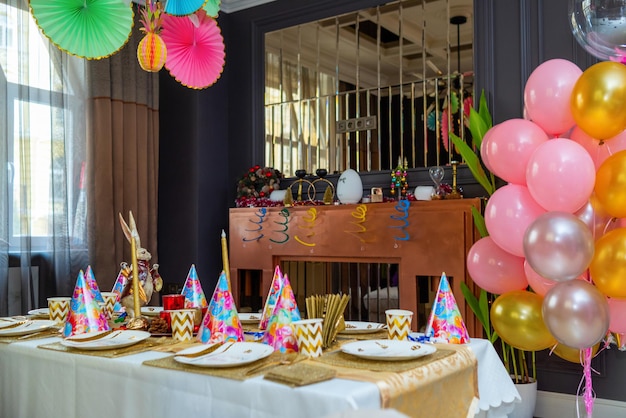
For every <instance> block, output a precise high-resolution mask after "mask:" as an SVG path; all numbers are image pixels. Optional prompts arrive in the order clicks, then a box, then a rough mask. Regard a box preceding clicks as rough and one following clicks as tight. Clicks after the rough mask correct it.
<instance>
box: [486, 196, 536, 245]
mask: <svg viewBox="0 0 626 418" xmlns="http://www.w3.org/2000/svg"><path fill="white" fill-rule="evenodd" d="M545 212H546V210H545V209H543V208H542V207H541V206H539V204H537V202H535V201H534V200H533V198H532V196H531V195H530V192H529V191H528V188H527V187H526V186H520V185H518V184H507V185H505V186H502V187H500V188H499V189H498V190H496V191H495V192H494V194H492V195H491V197H490V198H489V200H488V201H487V206H486V207H485V225H486V226H487V231H489V235H490V236H491V238H492V239H493V241H494V242H495V243H496V244H497V245H498V246H499V247H500V248H502V249H503V250H505V251H507V252H509V253H511V254H513V255H516V256H518V257H523V256H524V233H525V232H526V228H528V226H529V225H530V224H531V223H533V221H534V220H535V219H537V218H538V217H539V216H540V215H542V214H543V213H545Z"/></svg>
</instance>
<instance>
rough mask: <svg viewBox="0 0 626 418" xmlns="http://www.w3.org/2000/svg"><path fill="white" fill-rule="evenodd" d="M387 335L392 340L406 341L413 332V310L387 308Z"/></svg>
mask: <svg viewBox="0 0 626 418" xmlns="http://www.w3.org/2000/svg"><path fill="white" fill-rule="evenodd" d="M385 316H386V317H387V336H388V337H389V339H390V340H400V341H405V340H407V339H408V337H409V332H411V320H412V319H413V312H411V311H407V310H405V309H387V310H386V311H385Z"/></svg>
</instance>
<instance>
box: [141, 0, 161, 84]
mask: <svg viewBox="0 0 626 418" xmlns="http://www.w3.org/2000/svg"><path fill="white" fill-rule="evenodd" d="M159 5H160V3H156V2H155V1H149V2H148V3H146V6H145V7H144V8H143V9H142V10H141V16H142V18H141V23H142V24H143V27H142V28H140V29H139V30H140V31H142V32H144V33H145V34H146V36H144V37H143V39H142V40H141V41H139V45H138V46H137V60H138V61H139V65H140V66H141V68H142V69H144V70H145V71H149V72H157V71H160V70H161V68H163V65H165V59H166V58H167V48H166V47H165V42H163V39H161V36H159V32H161V19H162V15H161V7H160V6H159Z"/></svg>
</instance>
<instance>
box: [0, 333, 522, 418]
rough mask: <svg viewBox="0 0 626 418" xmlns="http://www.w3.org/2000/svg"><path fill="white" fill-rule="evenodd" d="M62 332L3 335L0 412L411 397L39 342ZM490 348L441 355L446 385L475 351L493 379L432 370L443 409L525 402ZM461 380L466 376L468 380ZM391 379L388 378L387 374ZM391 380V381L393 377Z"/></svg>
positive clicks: (82, 413) (298, 410) (376, 401)
mask: <svg viewBox="0 0 626 418" xmlns="http://www.w3.org/2000/svg"><path fill="white" fill-rule="evenodd" d="M57 341H59V338H57V337H53V338H46V339H39V340H35V339H33V340H24V341H20V342H13V343H11V344H6V343H0V370H2V373H0V416H3V417H15V418H19V417H28V418H36V417H60V418H61V417H62V418H71V417H86V416H89V417H95V418H97V417H103V418H105V417H106V418H111V417H169V416H194V417H203V416H206V417H209V416H211V417H214V416H215V417H261V418H264V417H267V418H269V417H272V418H276V417H289V418H293V417H325V416H330V415H332V414H336V413H337V412H340V411H347V410H359V409H363V410H371V409H379V408H381V407H382V406H385V405H383V404H384V403H385V402H386V401H385V397H384V396H382V394H383V393H387V395H388V396H392V397H394V396H398V395H399V396H404V398H399V399H400V400H402V399H404V400H403V402H410V398H411V396H410V394H407V393H404V394H398V393H394V390H393V388H387V391H386V392H385V390H384V386H381V382H376V381H374V379H370V380H372V381H367V380H366V379H360V378H359V377H358V376H357V377H356V378H355V377H353V376H349V375H348V374H344V375H342V374H341V373H339V374H338V375H337V377H336V378H333V379H331V380H327V381H323V382H319V383H315V384H311V385H307V386H301V387H297V388H293V387H290V386H287V385H283V384H279V383H275V382H272V381H270V380H267V379H264V378H263V377H261V376H256V377H252V378H249V379H247V380H234V379H226V378H220V377H215V376H207V375H204V374H199V373H191V372H181V371H176V370H171V369H167V368H160V367H151V366H148V365H146V364H144V362H150V361H154V360H158V359H163V358H165V357H167V356H171V354H168V353H162V352H156V351H145V352H141V353H137V354H131V355H126V356H119V357H115V358H105V357H101V356H97V355H83V354H75V353H68V352H60V351H56V350H50V349H43V348H39V346H42V345H48V346H49V345H50V344H51V343H55V342H57ZM488 348H491V350H493V348H492V347H491V345H490V344H488V343H487V342H486V341H484V340H473V341H472V343H471V344H469V345H467V346H463V347H455V349H457V350H458V351H457V352H456V353H455V354H453V355H451V356H448V357H446V358H444V359H442V360H441V361H442V362H443V361H444V360H445V361H447V362H452V363H453V364H455V365H456V366H455V368H456V369H455V370H451V369H449V370H448V371H447V372H446V373H442V374H444V375H445V374H447V375H448V378H449V379H450V380H449V381H448V382H447V383H445V384H444V385H443V386H445V387H452V386H450V384H451V383H453V382H454V381H455V379H456V376H461V378H462V379H467V378H468V376H470V377H472V376H473V378H471V379H470V380H471V381H473V382H474V383H475V381H476V373H475V372H476V357H478V362H479V363H478V364H479V367H478V369H479V371H478V379H479V383H478V385H479V386H480V387H481V392H482V391H483V389H482V385H481V383H480V381H481V379H480V376H481V371H482V372H483V374H484V372H485V370H481V367H480V364H481V363H484V364H486V365H488V366H487V367H488V368H489V371H488V375H485V376H487V379H489V380H487V379H482V380H484V382H482V383H483V384H487V385H488V386H489V387H490V389H489V390H487V389H485V390H484V393H485V394H488V395H489V397H490V399H487V398H484V397H483V398H481V399H480V401H478V400H477V399H475V398H473V397H472V396H470V397H469V398H470V399H464V400H462V399H460V397H461V396H460V394H459V393H445V392H442V390H443V389H442V387H441V386H439V387H438V386H437V384H438V383H437V379H436V378H433V379H432V380H431V382H433V383H432V384H431V383H429V384H428V386H431V385H432V387H433V388H437V389H436V391H438V393H433V394H434V395H436V397H437V398H439V399H438V400H437V402H439V404H438V405H439V406H440V407H442V409H445V408H444V406H445V407H447V405H449V404H450V403H451V402H452V403H456V404H457V405H461V407H460V410H459V412H458V414H456V415H455V416H459V417H466V416H472V415H473V414H474V413H475V412H479V411H477V406H478V405H479V406H480V408H481V409H482V412H481V413H482V414H483V415H484V414H485V413H487V416H489V417H497V416H505V415H498V411H503V409H502V408H510V407H511V405H513V403H514V402H518V401H519V396H518V395H517V391H516V390H515V388H514V387H513V385H512V383H511V381H510V379H508V376H507V377H506V379H504V380H501V379H502V376H501V373H500V374H498V373H494V370H495V371H496V372H498V371H499V372H502V371H503V370H504V369H503V368H502V365H501V364H499V365H498V364H497V363H495V365H496V367H494V364H493V363H492V362H493V360H494V359H493V358H492V356H493V355H495V351H494V352H493V353H491V352H489V350H488ZM481 357H483V359H482V360H481ZM496 357H497V356H496ZM446 359H447V360H446ZM496 359H497V358H496ZM438 361H439V360H438ZM498 361H499V360H498ZM433 363H437V362H433ZM452 363H446V364H452ZM442 364H443V363H442ZM428 367H429V368H430V367H434V368H435V369H437V367H439V369H438V370H435V371H436V373H441V372H442V370H443V369H442V367H441V365H437V364H434V365H432V364H431V365H429V366H428ZM498 368H501V369H502V370H498ZM483 369H484V368H483ZM416 370H417V369H416ZM468 372H469V374H468ZM423 373H424V372H421V374H420V372H419V371H412V372H411V373H409V374H407V375H405V376H404V377H402V379H405V380H404V381H402V380H400V383H402V385H406V387H407V388H408V389H407V390H415V391H419V390H422V391H423V390H425V388H424V387H423V385H420V379H424V376H423ZM399 379H400V378H399ZM465 382H466V380H463V384H466V383H465ZM439 383H441V382H439ZM471 383H472V382H470V384H471ZM385 384H389V381H387V383H385ZM507 385H510V387H511V388H512V391H511V390H508V388H509V386H507ZM390 386H391V387H393V386H394V385H393V382H392V383H391V385H390ZM477 391H478V387H476V386H473V387H470V390H469V392H470V393H472V392H473V393H476V394H477ZM516 396H517V398H516ZM394 407H395V406H394ZM463 409H464V411H463ZM402 412H403V413H405V414H407V415H410V416H416V417H417V416H441V415H439V414H437V413H436V412H434V411H432V410H430V411H427V410H425V409H420V408H414V409H409V410H408V411H407V410H403V411H402ZM507 412H508V411H507ZM445 416H446V417H451V416H452V415H445Z"/></svg>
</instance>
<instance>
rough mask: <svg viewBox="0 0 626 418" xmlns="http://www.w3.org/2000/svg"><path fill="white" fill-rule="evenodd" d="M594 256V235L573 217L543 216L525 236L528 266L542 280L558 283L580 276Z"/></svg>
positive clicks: (557, 213)
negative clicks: (542, 278)
mask: <svg viewBox="0 0 626 418" xmlns="http://www.w3.org/2000/svg"><path fill="white" fill-rule="evenodd" d="M593 252H594V241H593V234H592V233H591V231H590V230H589V228H588V227H587V225H585V223H584V222H583V221H581V220H580V219H578V217H576V215H573V214H571V213H567V212H554V211H553V212H547V213H544V214H543V215H541V216H539V217H538V218H537V219H535V220H534V221H533V223H531V224H530V226H529V227H528V229H526V233H525V234H524V255H525V256H526V261H528V264H530V266H531V267H532V268H533V270H534V271H536V272H537V273H538V274H540V275H541V276H543V277H545V278H546V279H550V280H554V281H557V282H562V281H566V280H572V279H575V278H576V277H578V276H580V275H581V274H582V273H583V272H584V271H585V270H586V269H587V267H588V266H589V263H590V262H591V260H592V258H593Z"/></svg>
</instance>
